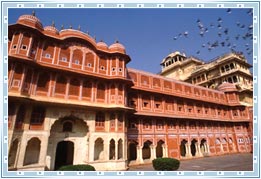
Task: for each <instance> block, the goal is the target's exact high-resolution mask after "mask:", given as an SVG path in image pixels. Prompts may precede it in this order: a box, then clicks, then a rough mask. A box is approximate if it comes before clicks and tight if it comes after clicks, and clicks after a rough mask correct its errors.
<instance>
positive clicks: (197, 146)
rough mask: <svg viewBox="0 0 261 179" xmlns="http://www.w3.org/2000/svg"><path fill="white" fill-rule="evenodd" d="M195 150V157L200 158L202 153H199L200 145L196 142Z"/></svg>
mask: <svg viewBox="0 0 261 179" xmlns="http://www.w3.org/2000/svg"><path fill="white" fill-rule="evenodd" d="M196 149H197V153H196V156H198V157H202V156H203V154H202V152H201V149H200V143H199V142H197V145H196Z"/></svg>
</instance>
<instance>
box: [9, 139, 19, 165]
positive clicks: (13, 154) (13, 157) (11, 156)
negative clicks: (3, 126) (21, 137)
mask: <svg viewBox="0 0 261 179" xmlns="http://www.w3.org/2000/svg"><path fill="white" fill-rule="evenodd" d="M18 143H19V142H18V139H15V140H14V141H13V142H12V145H11V148H10V151H9V156H8V167H13V166H14V165H15V160H16V154H17V150H18Z"/></svg>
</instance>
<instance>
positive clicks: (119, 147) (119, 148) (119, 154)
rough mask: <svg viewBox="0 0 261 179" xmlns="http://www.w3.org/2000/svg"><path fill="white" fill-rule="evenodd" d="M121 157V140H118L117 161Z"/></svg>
mask: <svg viewBox="0 0 261 179" xmlns="http://www.w3.org/2000/svg"><path fill="white" fill-rule="evenodd" d="M122 157H123V144H122V139H119V140H118V159H122Z"/></svg>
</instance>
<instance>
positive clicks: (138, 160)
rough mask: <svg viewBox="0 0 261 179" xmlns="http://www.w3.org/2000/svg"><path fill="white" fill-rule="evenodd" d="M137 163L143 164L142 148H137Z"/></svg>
mask: <svg viewBox="0 0 261 179" xmlns="http://www.w3.org/2000/svg"><path fill="white" fill-rule="evenodd" d="M136 163H140V164H141V163H143V158H142V146H137V159H136Z"/></svg>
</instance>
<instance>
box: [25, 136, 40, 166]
mask: <svg viewBox="0 0 261 179" xmlns="http://www.w3.org/2000/svg"><path fill="white" fill-rule="evenodd" d="M40 149H41V141H40V139H38V138H37V137H34V138H32V139H30V140H29V141H28V142H27V146H26V150H25V156H24V165H30V164H37V163H38V162H39V157H40Z"/></svg>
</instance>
